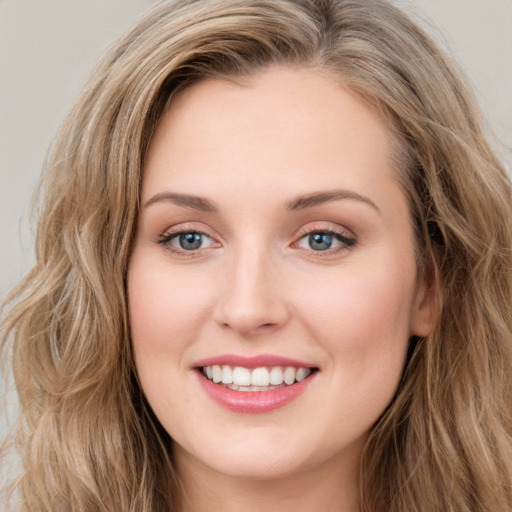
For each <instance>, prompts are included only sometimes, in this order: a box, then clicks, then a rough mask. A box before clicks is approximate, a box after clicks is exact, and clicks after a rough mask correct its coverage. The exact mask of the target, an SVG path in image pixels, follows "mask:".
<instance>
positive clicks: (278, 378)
mask: <svg viewBox="0 0 512 512" xmlns="http://www.w3.org/2000/svg"><path fill="white" fill-rule="evenodd" d="M283 382H284V375H283V368H282V366H274V367H273V368H272V370H270V384H272V385H274V386H279V385H281V384H282V383H283Z"/></svg>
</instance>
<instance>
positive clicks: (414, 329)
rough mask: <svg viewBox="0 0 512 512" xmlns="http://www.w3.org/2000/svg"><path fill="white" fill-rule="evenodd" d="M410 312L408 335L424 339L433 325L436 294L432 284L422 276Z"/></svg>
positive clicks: (431, 281)
mask: <svg viewBox="0 0 512 512" xmlns="http://www.w3.org/2000/svg"><path fill="white" fill-rule="evenodd" d="M412 307H413V309H412V311H411V321H410V334H411V335H412V336H420V337H424V336H427V334H429V333H430V332H431V331H432V329H433V328H434V325H435V319H436V307H437V293H436V289H435V286H434V282H433V280H431V279H428V277H427V276H424V277H423V278H422V279H421V281H420V283H419V285H418V288H417V290H416V296H415V298H414V302H413V306H412Z"/></svg>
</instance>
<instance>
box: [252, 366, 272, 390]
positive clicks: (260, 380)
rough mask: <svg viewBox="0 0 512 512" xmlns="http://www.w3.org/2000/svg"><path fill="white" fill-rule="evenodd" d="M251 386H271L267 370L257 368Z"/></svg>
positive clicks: (253, 373) (253, 372)
mask: <svg viewBox="0 0 512 512" xmlns="http://www.w3.org/2000/svg"><path fill="white" fill-rule="evenodd" d="M251 384H252V385H253V386H268V385H269V384H270V376H269V374H268V370H267V369H266V368H255V369H254V370H253V371H252V375H251Z"/></svg>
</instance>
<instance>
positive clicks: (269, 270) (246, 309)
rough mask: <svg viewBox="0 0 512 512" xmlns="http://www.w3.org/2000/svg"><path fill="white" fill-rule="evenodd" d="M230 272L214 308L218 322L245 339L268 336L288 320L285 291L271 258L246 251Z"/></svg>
mask: <svg viewBox="0 0 512 512" xmlns="http://www.w3.org/2000/svg"><path fill="white" fill-rule="evenodd" d="M234 260H235V261H234V262H232V265H231V266H230V268H229V269H228V271H227V273H226V276H225V278H224V279H225V282H224V283H223V285H222V286H221V290H222V292H221V294H220V297H219V301H218V303H217V305H216V309H215V315H214V317H215V320H216V321H217V323H218V324H220V325H221V326H222V327H223V328H229V329H232V330H233V331H235V332H237V333H238V334H240V335H241V336H244V337H254V336H259V335H260V334H264V333H266V334H269V333H271V332H274V331H276V330H278V329H280V328H282V327H283V326H284V325H285V324H286V323H287V322H288V320H289V313H290V311H289V306H288V304H287V301H286V300H285V289H284V287H283V286H282V280H281V278H282V273H281V275H280V273H279V270H278V269H277V268H276V265H275V264H273V263H272V261H271V258H270V257H269V256H268V255H266V254H262V253H257V254H256V253H254V252H253V251H245V252H244V253H243V254H239V255H237V256H235V258H234Z"/></svg>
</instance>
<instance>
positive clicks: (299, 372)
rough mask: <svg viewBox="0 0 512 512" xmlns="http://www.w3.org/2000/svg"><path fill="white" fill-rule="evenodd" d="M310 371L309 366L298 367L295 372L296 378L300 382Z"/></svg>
mask: <svg viewBox="0 0 512 512" xmlns="http://www.w3.org/2000/svg"><path fill="white" fill-rule="evenodd" d="M310 373H311V370H310V369H309V368H297V371H296V372H295V379H296V380H297V382H300V381H301V380H304V379H305V378H306V377H307V376H308V375H309V374H310Z"/></svg>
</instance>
